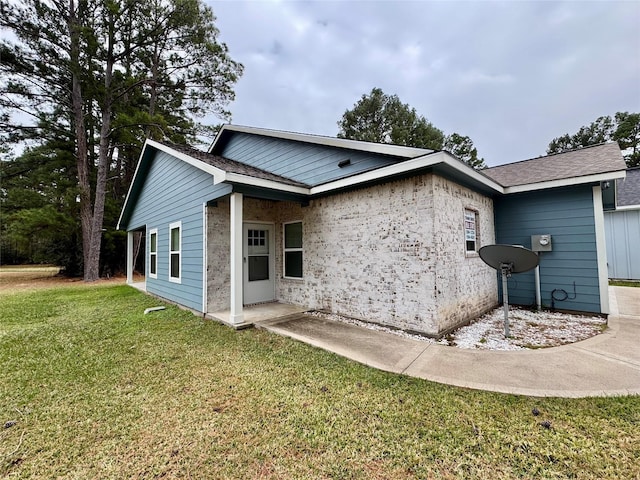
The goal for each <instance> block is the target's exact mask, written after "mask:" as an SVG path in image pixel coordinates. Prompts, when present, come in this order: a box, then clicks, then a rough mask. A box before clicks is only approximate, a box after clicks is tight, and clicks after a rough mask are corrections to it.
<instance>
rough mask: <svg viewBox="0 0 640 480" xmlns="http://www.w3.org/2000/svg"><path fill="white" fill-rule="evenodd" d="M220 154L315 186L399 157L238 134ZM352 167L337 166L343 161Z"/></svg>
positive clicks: (381, 164) (396, 159)
mask: <svg viewBox="0 0 640 480" xmlns="http://www.w3.org/2000/svg"><path fill="white" fill-rule="evenodd" d="M215 153H219V154H220V155H222V156H223V157H226V158H230V159H231V160H237V161H239V162H243V163H246V164H249V165H253V166H254V167H258V168H262V169H264V170H267V171H270V172H273V173H276V174H278V175H282V176H284V177H287V178H291V179H293V180H296V181H298V182H302V183H306V184H307V185H311V186H315V185H321V184H323V183H326V182H330V181H333V180H337V179H339V178H344V177H348V176H351V175H354V174H356V173H361V172H365V171H368V170H371V169H373V168H378V167H382V166H386V165H392V164H394V163H397V162H398V161H400V160H402V159H400V158H396V157H392V156H388V155H380V154H375V153H367V152H360V151H357V150H346V149H343V148H337V147H330V146H323V145H314V144H310V143H302V142H294V141H292V140H285V139H279V138H271V137H261V136H258V135H250V134H246V133H240V132H235V133H234V134H233V136H232V137H231V138H230V140H229V141H228V142H227V144H226V145H225V146H224V148H223V149H222V151H221V152H215ZM346 159H349V160H351V164H350V165H347V166H345V167H342V168H340V167H338V163H339V162H341V161H342V160H346Z"/></svg>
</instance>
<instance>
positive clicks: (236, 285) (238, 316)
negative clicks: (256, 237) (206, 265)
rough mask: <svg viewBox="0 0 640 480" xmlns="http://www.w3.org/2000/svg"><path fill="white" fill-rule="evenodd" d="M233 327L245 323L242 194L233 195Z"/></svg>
mask: <svg viewBox="0 0 640 480" xmlns="http://www.w3.org/2000/svg"><path fill="white" fill-rule="evenodd" d="M229 321H230V322H231V324H232V325H238V324H241V323H244V314H243V313H242V194H241V193H232V194H231V312H230V315H229Z"/></svg>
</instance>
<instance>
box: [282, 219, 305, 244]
mask: <svg viewBox="0 0 640 480" xmlns="http://www.w3.org/2000/svg"><path fill="white" fill-rule="evenodd" d="M284 248H302V222H297V223H288V224H286V225H285V226H284Z"/></svg>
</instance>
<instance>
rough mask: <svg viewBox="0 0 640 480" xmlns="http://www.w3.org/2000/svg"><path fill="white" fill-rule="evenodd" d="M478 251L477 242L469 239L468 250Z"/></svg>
mask: <svg viewBox="0 0 640 480" xmlns="http://www.w3.org/2000/svg"><path fill="white" fill-rule="evenodd" d="M475 251H476V242H470V241H467V252H475Z"/></svg>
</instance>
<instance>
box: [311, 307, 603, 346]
mask: <svg viewBox="0 0 640 480" xmlns="http://www.w3.org/2000/svg"><path fill="white" fill-rule="evenodd" d="M310 315H313V316H317V317H322V318H327V319H329V320H334V321H337V322H342V323H347V324H350V325H356V326H358V327H363V328H368V329H371V330H377V331H381V332H386V333H391V334H393V335H398V336H401V337H404V338H411V339H414V340H419V341H423V342H429V343H438V344H441V345H450V346H454V347H458V348H466V349H479V350H527V349H534V348H544V347H554V346H558V345H564V344H567V343H574V342H578V341H580V340H584V339H587V338H589V337H593V336H594V335H597V334H599V333H601V332H602V331H603V330H604V329H605V328H606V324H607V321H606V319H605V318H603V317H597V316H592V317H589V316H582V315H572V314H568V313H560V312H549V311H540V312H534V311H531V310H524V309H521V308H517V307H510V309H509V334H510V335H509V338H505V337H504V312H503V310H502V307H500V308H497V309H495V310H493V311H491V312H489V313H487V314H486V315H483V316H482V317H480V318H479V319H478V320H476V321H475V322H473V323H472V324H470V325H467V326H466V327H461V328H459V329H457V330H455V331H454V332H452V333H451V334H449V335H447V336H445V337H444V338H442V339H440V340H433V339H430V338H427V337H423V336H421V335H415V334H411V333H407V332H404V331H402V330H397V329H393V328H388V327H384V326H382V325H377V324H373V323H368V322H363V321H360V320H356V319H353V318H348V317H343V316H341V315H334V314H324V313H322V312H311V313H310Z"/></svg>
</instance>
